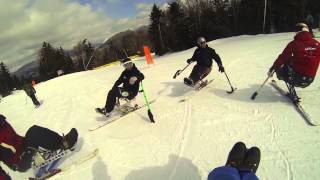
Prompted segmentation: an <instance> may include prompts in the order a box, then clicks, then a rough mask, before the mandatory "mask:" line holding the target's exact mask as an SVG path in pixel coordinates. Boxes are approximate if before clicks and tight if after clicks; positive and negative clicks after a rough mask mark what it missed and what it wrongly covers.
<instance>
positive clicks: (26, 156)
mask: <svg viewBox="0 0 320 180" xmlns="http://www.w3.org/2000/svg"><path fill="white" fill-rule="evenodd" d="M35 154H36V151H35V150H33V149H32V148H27V149H26V150H25V151H24V152H23V153H22V155H21V157H20V161H19V163H18V167H17V170H18V171H19V172H26V171H27V170H28V169H30V168H31V162H32V159H33V156H34V155H35Z"/></svg>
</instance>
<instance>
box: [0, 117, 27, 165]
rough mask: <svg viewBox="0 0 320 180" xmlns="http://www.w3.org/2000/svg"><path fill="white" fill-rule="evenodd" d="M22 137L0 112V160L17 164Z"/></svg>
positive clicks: (21, 146) (21, 147)
mask: <svg viewBox="0 0 320 180" xmlns="http://www.w3.org/2000/svg"><path fill="white" fill-rule="evenodd" d="M23 139H24V138H23V137H22V136H19V135H18V134H17V133H16V132H15V131H14V129H13V128H12V127H11V126H10V124H9V123H8V122H7V121H6V118H5V117H4V116H3V115H1V114H0V161H3V162H5V163H6V164H9V165H13V164H17V163H18V162H19V160H20V155H21V153H22V149H23Z"/></svg>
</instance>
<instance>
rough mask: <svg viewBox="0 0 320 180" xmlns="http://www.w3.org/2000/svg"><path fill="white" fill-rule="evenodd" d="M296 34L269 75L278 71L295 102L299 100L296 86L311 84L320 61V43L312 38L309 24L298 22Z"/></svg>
mask: <svg viewBox="0 0 320 180" xmlns="http://www.w3.org/2000/svg"><path fill="white" fill-rule="evenodd" d="M295 30H296V35H295V36H294V40H293V41H291V42H290V43H289V44H288V45H287V47H286V48H285V49H284V50H283V52H282V53H281V54H280V55H279V57H278V58H277V60H276V61H275V62H274V63H273V65H272V67H271V68H270V69H269V72H268V76H269V77H271V76H272V75H273V73H274V72H276V74H277V77H278V79H279V80H283V81H284V82H285V83H286V85H287V87H288V89H289V94H288V95H289V97H290V98H291V99H292V101H293V102H299V101H300V100H299V99H300V98H299V97H298V96H297V93H296V91H295V88H294V87H301V88H305V87H307V86H309V85H310V84H311V83H312V82H313V80H314V78H315V76H316V73H317V70H318V67H319V62H320V43H319V42H318V41H317V40H315V39H313V38H312V35H311V34H310V33H309V29H308V26H307V25H306V24H304V23H298V24H296V27H295Z"/></svg>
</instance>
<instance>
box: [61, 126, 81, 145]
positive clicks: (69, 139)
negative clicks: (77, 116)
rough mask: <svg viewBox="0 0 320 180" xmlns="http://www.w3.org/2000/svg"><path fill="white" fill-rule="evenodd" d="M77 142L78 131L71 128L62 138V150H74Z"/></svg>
mask: <svg viewBox="0 0 320 180" xmlns="http://www.w3.org/2000/svg"><path fill="white" fill-rule="evenodd" d="M77 140H78V131H77V130H76V129H75V128H72V129H71V130H70V132H69V133H68V134H67V135H63V136H62V149H64V150H67V149H69V150H71V151H73V150H74V149H75V144H76V143H77Z"/></svg>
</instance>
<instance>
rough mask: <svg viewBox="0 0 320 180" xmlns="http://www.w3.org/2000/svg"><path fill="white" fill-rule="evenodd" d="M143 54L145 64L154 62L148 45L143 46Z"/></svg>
mask: <svg viewBox="0 0 320 180" xmlns="http://www.w3.org/2000/svg"><path fill="white" fill-rule="evenodd" d="M143 50H144V54H145V56H146V60H147V64H154V62H153V59H152V56H151V54H150V50H149V47H148V46H143Z"/></svg>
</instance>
